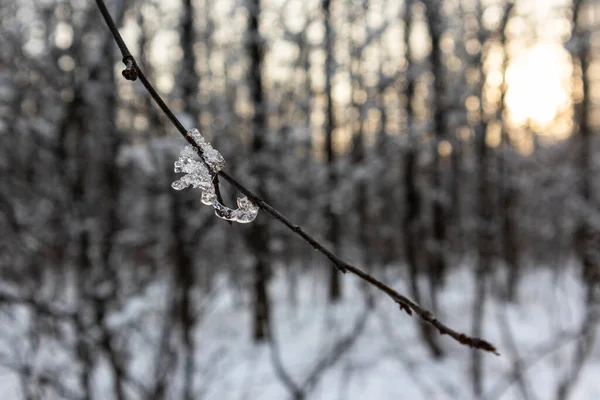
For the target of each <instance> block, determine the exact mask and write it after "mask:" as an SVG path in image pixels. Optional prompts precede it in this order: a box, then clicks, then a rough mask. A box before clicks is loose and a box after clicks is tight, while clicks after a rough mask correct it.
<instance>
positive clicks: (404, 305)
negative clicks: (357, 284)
mask: <svg viewBox="0 0 600 400" xmlns="http://www.w3.org/2000/svg"><path fill="white" fill-rule="evenodd" d="M96 4H97V5H98V8H99V9H100V12H101V13H102V16H103V17H104V20H105V21H106V24H107V25H108V28H109V29H110V31H111V33H112V35H113V37H114V39H115V42H116V43H117V45H118V46H119V49H120V50H121V54H122V56H123V63H124V64H125V67H126V68H125V70H124V71H123V76H124V77H125V79H128V80H136V79H137V78H139V79H140V81H141V82H142V85H144V87H145V88H146V90H148V93H149V94H150V96H152V98H153V99H154V101H155V102H156V104H157V105H158V106H159V107H160V109H161V110H162V111H163V112H164V113H165V114H166V115H167V117H168V118H169V120H170V121H171V122H172V123H173V125H174V126H175V127H176V128H177V130H178V131H179V132H180V133H181V134H182V135H183V137H184V138H185V139H186V140H187V142H188V143H189V144H190V145H192V146H193V147H194V148H196V149H198V152H199V154H202V149H200V148H199V147H198V146H197V145H196V143H195V142H194V141H193V140H192V138H190V137H189V136H188V135H187V130H186V129H185V127H184V126H183V125H182V124H181V122H180V121H179V120H178V119H177V117H176V116H175V114H173V112H172V111H171V110H170V109H169V107H168V106H167V105H166V103H165V102H164V101H163V99H162V98H161V97H160V95H159V94H158V93H157V92H156V90H155V89H154V87H153V86H152V84H150V82H149V81H148V79H147V78H146V76H145V75H144V73H143V72H142V70H141V69H140V67H139V65H138V64H137V62H136V61H135V58H134V57H133V56H132V55H131V52H130V51H129V49H128V48H127V45H126V44H125V42H124V41H123V38H122V37H121V34H120V33H119V30H118V28H117V26H116V25H115V23H114V21H113V19H112V17H111V16H110V13H109V12H108V10H107V8H106V5H105V4H104V0H96ZM218 175H219V176H220V177H221V178H223V179H225V180H226V181H227V182H229V183H230V184H231V185H232V186H233V187H235V188H236V189H237V190H239V191H240V192H241V193H243V194H244V195H245V196H247V197H248V198H249V199H250V200H251V201H252V202H253V203H254V204H256V205H258V206H259V207H260V208H261V209H262V210H263V211H265V212H266V213H267V214H269V215H271V216H272V217H273V218H275V219H276V220H278V221H279V222H281V223H282V224H284V225H285V226H287V227H288V228H289V229H290V230H291V231H292V232H294V233H295V234H296V235H298V236H300V237H301V238H302V239H304V240H305V241H306V242H307V243H308V244H310V245H311V246H312V247H313V248H314V249H315V250H317V251H318V252H320V253H321V254H323V255H324V256H325V257H327V258H328V259H329V260H330V261H331V262H332V263H333V265H334V266H335V267H336V268H337V269H338V270H339V271H340V272H343V273H346V272H350V273H351V274H353V275H355V276H357V277H359V278H360V279H362V280H364V281H365V282H368V283H370V284H371V285H373V286H375V287H376V288H377V289H379V290H381V291H382V292H384V293H385V294H387V295H388V296H389V297H391V298H392V300H394V301H395V302H396V303H397V304H398V306H399V307H400V309H401V310H404V311H406V312H407V313H408V314H409V315H412V313H413V312H414V313H415V314H417V315H418V316H419V317H421V319H423V320H424V321H425V322H428V323H430V324H431V325H433V326H434V327H435V328H436V329H437V330H438V331H439V332H440V334H442V335H449V336H450V337H452V338H453V339H454V340H456V341H457V342H459V343H461V344H463V345H465V346H469V347H472V348H475V349H480V350H485V351H488V352H491V353H494V354H496V355H499V353H498V351H497V350H496V347H495V346H494V345H492V344H491V343H489V342H487V341H485V340H483V339H479V338H475V337H471V336H468V335H466V334H464V333H460V332H457V331H455V330H453V329H451V328H450V327H448V326H446V325H445V324H443V323H442V322H441V321H439V320H438V319H437V318H436V317H435V316H434V315H433V313H432V312H431V311H429V310H427V309H424V308H422V307H421V306H420V305H418V304H417V303H415V302H414V301H412V300H410V299H408V298H407V297H405V296H403V295H401V294H400V293H398V292H397V291H395V290H394V289H392V288H391V287H389V286H388V285H386V284H385V283H383V282H381V281H379V280H377V279H376V278H374V277H373V276H371V275H369V274H368V273H366V272H365V271H363V270H361V269H360V268H357V267H355V266H353V265H350V264H348V263H347V262H346V261H344V260H342V259H340V258H339V257H338V256H337V255H335V254H334V253H332V252H331V251H330V250H329V249H327V248H326V247H325V246H324V245H322V244H321V243H320V242H319V241H317V240H316V239H315V238H313V237H312V236H310V235H309V234H307V233H306V232H304V230H302V228H301V227H300V226H298V225H296V224H294V223H293V222H292V221H290V220H289V219H288V218H287V217H285V216H284V215H283V214H281V213H280V212H279V211H277V210H276V209H275V208H273V207H272V206H271V205H269V204H268V203H267V202H266V201H264V200H263V199H261V198H260V197H258V196H257V195H256V194H254V193H253V192H251V191H250V190H249V189H247V188H246V187H245V186H244V185H242V184H241V183H239V182H238V181H237V180H235V179H234V178H233V177H232V176H231V175H229V174H227V173H226V172H224V171H222V170H221V171H219V173H218Z"/></svg>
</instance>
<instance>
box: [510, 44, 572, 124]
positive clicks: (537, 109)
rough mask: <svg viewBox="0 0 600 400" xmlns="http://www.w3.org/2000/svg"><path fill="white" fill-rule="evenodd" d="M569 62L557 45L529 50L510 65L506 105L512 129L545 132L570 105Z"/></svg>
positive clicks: (544, 45)
mask: <svg viewBox="0 0 600 400" xmlns="http://www.w3.org/2000/svg"><path fill="white" fill-rule="evenodd" d="M570 80H571V63H570V61H569V56H568V54H567V53H566V52H565V51H564V50H563V49H562V48H561V47H560V46H558V45H549V44H540V45H536V46H534V47H532V48H531V49H530V50H528V51H527V52H526V53H525V54H523V55H522V56H521V57H518V58H516V59H515V60H514V61H513V62H511V63H510V65H509V67H508V70H507V72H506V82H507V85H508V88H507V92H506V105H507V107H508V111H509V120H510V122H511V123H512V124H514V125H516V126H524V125H526V124H531V125H532V126H533V127H534V128H538V129H541V130H543V129H546V128H548V127H549V126H550V125H551V124H552V123H553V122H554V121H555V120H556V118H557V116H558V115H559V114H560V113H561V112H563V111H565V110H566V109H568V108H569V105H570V89H569V87H570Z"/></svg>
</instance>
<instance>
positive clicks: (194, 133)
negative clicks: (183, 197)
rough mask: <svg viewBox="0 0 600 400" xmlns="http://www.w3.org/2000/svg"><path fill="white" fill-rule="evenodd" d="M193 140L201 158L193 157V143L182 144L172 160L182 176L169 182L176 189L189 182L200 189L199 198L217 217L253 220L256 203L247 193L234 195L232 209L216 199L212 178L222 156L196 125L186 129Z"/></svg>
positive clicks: (185, 185) (195, 151)
mask: <svg viewBox="0 0 600 400" xmlns="http://www.w3.org/2000/svg"><path fill="white" fill-rule="evenodd" d="M187 134H188V136H189V137H190V138H192V140H193V141H194V143H196V145H198V147H199V148H200V149H201V150H202V159H203V160H204V162H202V161H197V160H195V159H194V158H195V156H196V155H197V154H198V151H197V150H196V149H195V148H194V147H192V146H189V145H188V146H185V147H184V148H183V150H181V153H180V154H179V159H178V160H177V161H175V172H180V173H184V174H185V175H183V176H182V177H181V178H179V179H178V180H176V181H175V182H173V183H172V184H171V187H172V188H173V189H175V190H182V189H185V188H186V187H188V186H192V187H193V188H200V189H201V190H202V197H201V199H200V200H201V201H202V203H203V204H206V205H209V206H213V208H214V209H215V214H216V215H217V217H219V218H222V219H225V220H227V221H234V222H239V223H242V224H246V223H248V222H252V221H254V219H255V218H256V215H257V214H258V206H257V205H255V204H253V203H252V202H251V201H250V200H248V198H247V197H245V196H244V197H241V198H238V199H237V205H238V208H237V209H235V210H234V209H231V208H229V207H227V206H225V205H223V204H221V203H220V202H219V200H218V199H217V195H216V193H215V187H214V185H213V179H214V177H215V175H216V174H217V173H218V172H219V171H220V170H221V169H223V167H224V166H225V159H224V158H223V156H222V155H221V153H219V152H218V151H217V150H215V149H214V148H213V147H212V146H211V145H210V143H208V142H207V141H206V140H205V139H204V137H203V136H202V134H201V133H200V131H198V129H192V130H189V131H188V132H187Z"/></svg>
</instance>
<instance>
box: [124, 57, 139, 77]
mask: <svg viewBox="0 0 600 400" xmlns="http://www.w3.org/2000/svg"><path fill="white" fill-rule="evenodd" d="M123 64H125V69H124V70H123V72H122V74H123V77H124V78H125V79H127V80H128V81H135V80H136V79H137V77H138V72H137V68H136V66H135V61H134V60H133V57H131V56H128V57H124V58H123Z"/></svg>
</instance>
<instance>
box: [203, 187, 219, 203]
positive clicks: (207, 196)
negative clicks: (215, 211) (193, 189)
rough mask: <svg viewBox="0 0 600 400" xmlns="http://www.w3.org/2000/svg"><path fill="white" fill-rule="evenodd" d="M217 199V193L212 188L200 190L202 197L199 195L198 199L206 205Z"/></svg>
mask: <svg viewBox="0 0 600 400" xmlns="http://www.w3.org/2000/svg"><path fill="white" fill-rule="evenodd" d="M216 200H217V195H216V194H215V191H214V189H213V190H205V191H203V192H202V197H200V201H202V203H203V204H206V205H207V206H212V205H213V203H214V202H215V201H216Z"/></svg>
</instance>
